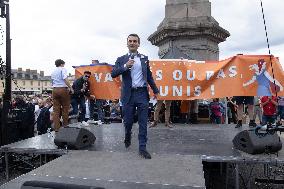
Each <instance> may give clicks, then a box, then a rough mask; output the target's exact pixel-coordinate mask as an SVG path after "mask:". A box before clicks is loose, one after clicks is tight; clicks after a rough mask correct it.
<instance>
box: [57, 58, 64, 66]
mask: <svg viewBox="0 0 284 189" xmlns="http://www.w3.org/2000/svg"><path fill="white" fill-rule="evenodd" d="M62 64H65V62H64V61H63V60H61V59H57V60H55V66H56V67H59V66H61V65H62Z"/></svg>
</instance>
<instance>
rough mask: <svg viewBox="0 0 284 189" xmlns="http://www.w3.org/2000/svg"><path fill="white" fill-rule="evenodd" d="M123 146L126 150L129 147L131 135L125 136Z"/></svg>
mask: <svg viewBox="0 0 284 189" xmlns="http://www.w3.org/2000/svg"><path fill="white" fill-rule="evenodd" d="M124 144H125V148H128V147H129V146H130V145H131V134H130V135H125V139H124Z"/></svg>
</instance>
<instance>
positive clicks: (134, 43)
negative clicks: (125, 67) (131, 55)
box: [127, 36, 140, 52]
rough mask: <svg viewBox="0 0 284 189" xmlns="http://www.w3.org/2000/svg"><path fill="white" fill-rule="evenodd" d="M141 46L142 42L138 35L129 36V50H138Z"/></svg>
mask: <svg viewBox="0 0 284 189" xmlns="http://www.w3.org/2000/svg"><path fill="white" fill-rule="evenodd" d="M139 46H140V44H139V42H138V37H135V36H129V37H128V38H127V47H128V49H129V52H137V49H138V47H139Z"/></svg>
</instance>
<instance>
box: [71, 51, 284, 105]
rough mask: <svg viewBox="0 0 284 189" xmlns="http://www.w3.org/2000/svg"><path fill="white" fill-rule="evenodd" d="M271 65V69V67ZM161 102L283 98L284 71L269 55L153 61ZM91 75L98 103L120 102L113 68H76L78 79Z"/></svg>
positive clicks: (117, 79) (100, 65)
mask: <svg viewBox="0 0 284 189" xmlns="http://www.w3.org/2000/svg"><path fill="white" fill-rule="evenodd" d="M271 64H272V67H271ZM150 66H151V70H152V74H153V78H154V80H155V82H156V85H157V86H158V88H159V90H160V96H159V99H165V100H191V99H207V98H222V97H228V96H270V95H275V91H277V92H278V93H277V94H278V96H284V91H283V86H284V71H283V68H282V67H281V65H280V63H279V60H278V59H277V58H275V57H273V56H272V57H271V58H270V56H268V55H238V56H234V57H231V58H228V59H226V60H222V61H195V60H186V59H183V60H181V59H171V60H164V59H161V60H152V61H150ZM86 70H88V71H91V72H92V77H91V78H90V82H91V93H92V94H94V95H95V96H96V97H97V98H98V99H118V98H120V84H121V78H115V79H113V78H112V77H111V74H110V73H111V70H112V65H109V64H92V65H88V66H80V67H76V72H75V74H76V77H79V76H81V75H82V74H83V73H84V71H86Z"/></svg>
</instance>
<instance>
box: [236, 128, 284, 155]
mask: <svg viewBox="0 0 284 189" xmlns="http://www.w3.org/2000/svg"><path fill="white" fill-rule="evenodd" d="M233 144H234V147H235V148H236V149H238V150H241V151H243V152H246V153H249V154H261V153H264V152H266V153H273V152H278V151H279V150H281V148H282V142H281V140H280V137H279V136H278V135H277V133H274V134H269V133H268V134H266V135H265V136H258V135H256V134H255V131H254V130H244V131H241V132H239V133H238V134H237V135H236V136H235V138H234V139H233Z"/></svg>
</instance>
